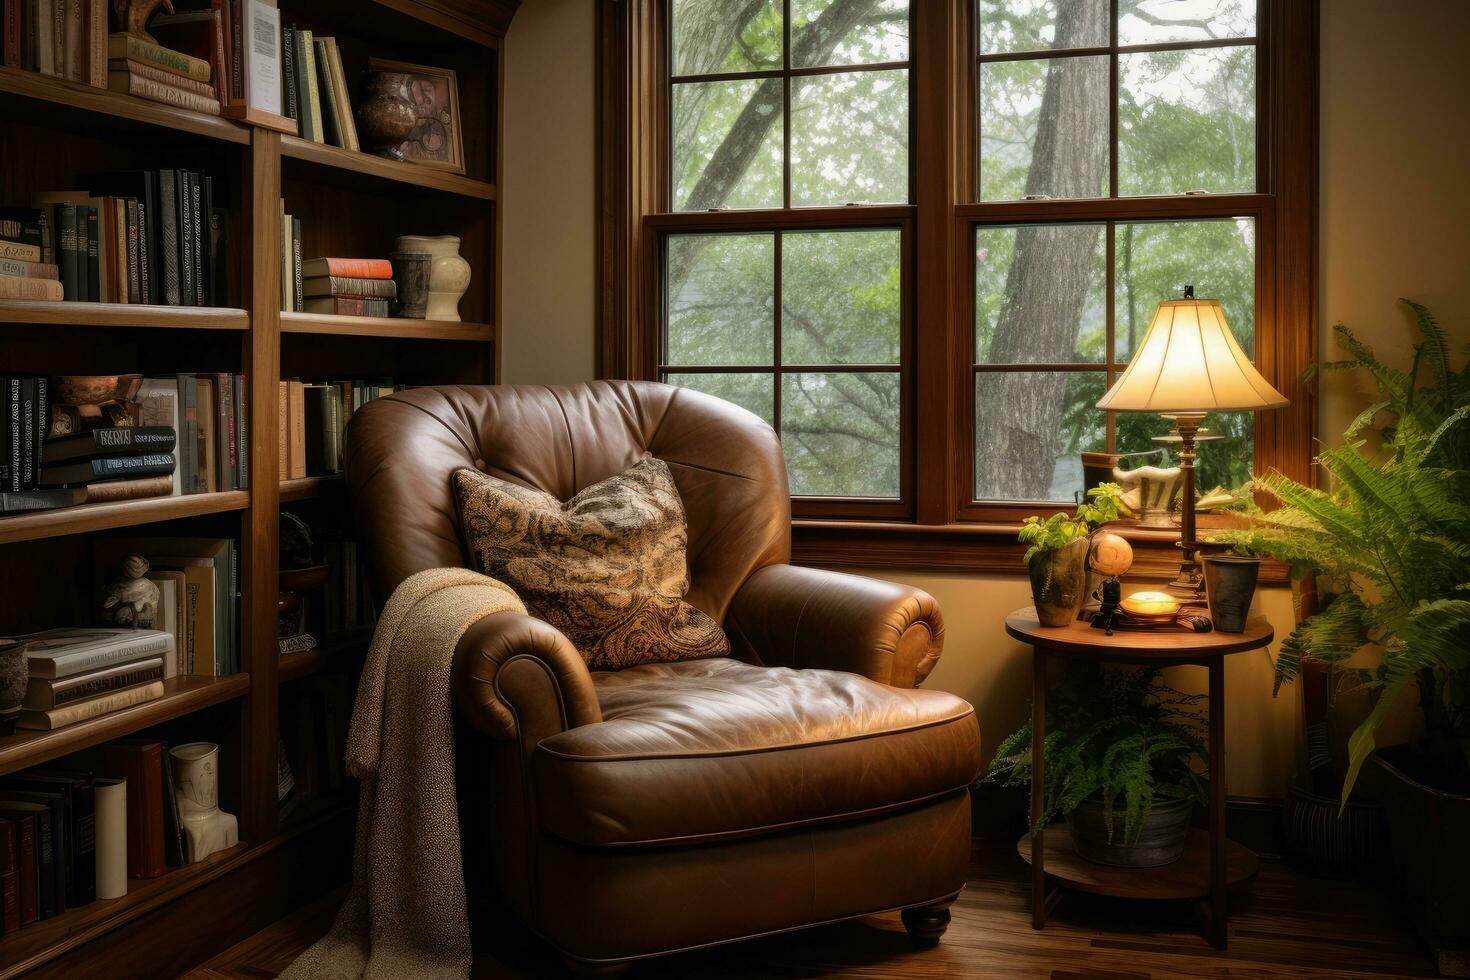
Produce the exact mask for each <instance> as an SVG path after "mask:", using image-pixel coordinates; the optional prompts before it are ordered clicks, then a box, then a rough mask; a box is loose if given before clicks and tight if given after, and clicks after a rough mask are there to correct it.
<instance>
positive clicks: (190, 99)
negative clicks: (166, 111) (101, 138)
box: [107, 68, 219, 116]
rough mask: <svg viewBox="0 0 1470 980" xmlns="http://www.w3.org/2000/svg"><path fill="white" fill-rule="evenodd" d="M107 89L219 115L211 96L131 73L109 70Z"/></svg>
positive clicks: (177, 107) (217, 103)
mask: <svg viewBox="0 0 1470 980" xmlns="http://www.w3.org/2000/svg"><path fill="white" fill-rule="evenodd" d="M107 87H108V88H109V89H111V90H112V91H114V92H125V93H127V94H128V95H136V96H139V97H140V98H144V99H151V100H152V101H154V102H162V103H163V104H164V105H171V106H173V107H174V108H176V109H191V110H193V111H194V112H202V113H204V114H206V115H210V116H217V115H219V100H218V99H216V98H214V97H213V96H207V97H206V96H203V95H197V94H195V93H194V92H186V91H185V90H184V89H181V88H179V87H178V86H176V85H168V84H165V83H163V82H156V81H154V80H153V79H151V78H144V77H143V76H142V75H135V74H134V73H132V72H131V71H119V70H118V69H115V68H114V69H110V70H109V71H108V72H107Z"/></svg>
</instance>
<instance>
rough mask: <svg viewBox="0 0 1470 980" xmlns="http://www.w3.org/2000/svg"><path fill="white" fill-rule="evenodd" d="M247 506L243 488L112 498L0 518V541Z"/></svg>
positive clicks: (165, 519)
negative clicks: (120, 498) (142, 497)
mask: <svg viewBox="0 0 1470 980" xmlns="http://www.w3.org/2000/svg"><path fill="white" fill-rule="evenodd" d="M249 506H250V493H249V492H248V491H246V490H225V491H221V492H219V493H195V494H189V495H186V496H183V497H150V498H148V499H146V500H116V501H108V502H107V503H99V504H82V505H81V506H80V507H63V508H61V509H59V510H43V511H36V512H34V513H26V514H11V515H10V516H8V517H0V544H14V543H15V542H17V541H35V540H37V539H39V538H56V537H61V536H62V535H66V534H86V533H88V532H91V531H104V530H108V529H109V528H116V527H132V526H134V525H136V524H152V523H154V522H155V521H172V520H178V519H179V518H182V517H198V516H200V515H202V514H223V513H226V512H228V511H232V510H244V509H245V508H247V507H249Z"/></svg>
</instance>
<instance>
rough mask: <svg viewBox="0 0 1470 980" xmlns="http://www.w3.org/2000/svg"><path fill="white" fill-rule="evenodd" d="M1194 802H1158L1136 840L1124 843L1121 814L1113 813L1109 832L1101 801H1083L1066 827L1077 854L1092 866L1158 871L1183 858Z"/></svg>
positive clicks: (1095, 799)
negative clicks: (1156, 869) (1092, 864)
mask: <svg viewBox="0 0 1470 980" xmlns="http://www.w3.org/2000/svg"><path fill="white" fill-rule="evenodd" d="M1193 813H1194V801H1193V800H1171V799H1166V798H1157V799H1155V800H1154V803H1153V806H1152V807H1150V808H1149V811H1148V816H1147V817H1145V818H1144V820H1143V826H1142V828H1141V829H1140V830H1139V832H1138V840H1136V841H1134V842H1133V843H1131V844H1127V843H1124V842H1123V811H1122V810H1120V809H1117V808H1114V810H1113V831H1112V833H1111V834H1110V833H1109V832H1108V823H1107V811H1106V809H1105V807H1104V804H1103V802H1102V800H1100V799H1097V798H1095V797H1094V798H1092V799H1087V800H1083V801H1082V802H1081V803H1080V804H1079V805H1078V806H1077V808H1076V809H1075V810H1073V811H1072V812H1071V813H1069V814H1067V827H1068V828H1070V829H1071V831H1072V843H1073V845H1074V846H1075V847H1076V848H1077V853H1078V854H1079V855H1080V856H1082V857H1083V858H1086V859H1087V860H1089V861H1092V862H1093V863H1094V864H1107V865H1111V866H1113V867H1115V868H1161V867H1163V866H1164V865H1166V864H1173V863H1174V862H1175V861H1178V860H1179V858H1180V857H1182V856H1183V854H1184V844H1185V841H1186V840H1187V838H1188V834H1189V818H1190V816H1191V814H1193Z"/></svg>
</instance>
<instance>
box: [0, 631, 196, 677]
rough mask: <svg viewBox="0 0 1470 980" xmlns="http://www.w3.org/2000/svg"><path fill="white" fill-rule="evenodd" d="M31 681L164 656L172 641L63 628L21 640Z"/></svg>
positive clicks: (154, 634) (163, 636) (158, 634)
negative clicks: (33, 678) (23, 644)
mask: <svg viewBox="0 0 1470 980" xmlns="http://www.w3.org/2000/svg"><path fill="white" fill-rule="evenodd" d="M18 639H21V640H24V641H25V643H26V669H27V670H28V671H29V672H30V675H31V676H32V677H46V678H52V679H55V678H61V677H72V676H74V675H76V674H82V673H86V672H88V671H92V670H98V669H101V668H104V667H112V666H116V665H118V664H126V663H134V662H136V661H139V660H147V659H149V658H151V657H157V656H162V655H163V654H164V652H165V651H167V650H168V648H169V647H170V646H171V645H172V644H173V637H172V636H170V635H169V634H167V633H165V632H162V631H160V630H130V629H111V628H106V629H104V628H85V627H62V628H60V629H52V630H43V631H42V632H40V633H29V634H27V635H25V636H21V637H18Z"/></svg>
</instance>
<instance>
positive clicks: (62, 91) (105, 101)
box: [0, 68, 250, 146]
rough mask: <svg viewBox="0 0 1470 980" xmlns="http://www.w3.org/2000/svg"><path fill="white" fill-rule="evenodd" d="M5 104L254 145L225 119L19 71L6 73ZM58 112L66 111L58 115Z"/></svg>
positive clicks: (1, 88) (1, 79)
mask: <svg viewBox="0 0 1470 980" xmlns="http://www.w3.org/2000/svg"><path fill="white" fill-rule="evenodd" d="M0 102H3V104H5V105H6V106H7V111H11V110H12V108H13V107H17V106H19V105H21V104H22V103H24V102H31V103H32V104H33V108H34V107H35V106H34V103H43V104H44V111H45V112H47V113H49V114H56V116H57V118H58V119H61V118H70V117H74V116H76V115H78V114H80V117H81V118H84V119H88V120H89V123H90V124H91V125H96V124H97V122H98V120H96V119H95V116H94V115H93V114H95V115H101V116H106V117H110V118H112V119H115V120H120V121H126V122H128V123H142V124H144V125H146V126H155V127H159V128H161V129H170V130H174V131H176V132H181V133H192V134H194V135H196V136H207V137H209V138H210V139H216V140H223V141H225V142H227V143H238V144H240V145H241V146H243V145H245V144H247V143H249V142H250V131H249V130H248V129H246V128H245V127H243V126H239V125H236V124H235V123H233V122H231V121H230V120H228V119H224V118H222V117H220V116H210V115H206V114H205V113H202V112H193V111H191V110H189V109H176V108H174V107H173V106H170V105H164V104H163V103H161V102H153V101H151V100H149V99H143V98H139V97H138V96H136V95H125V94H123V93H121V92H112V91H109V90H108V89H100V88H93V87H92V86H90V85H83V84H81V83H78V82H72V81H67V80H65V79H61V78H51V77H49V76H46V75H39V74H37V73H35V72H31V71H22V70H20V69H18V68H0ZM58 109H60V110H61V112H59V113H58V111H57V110H58Z"/></svg>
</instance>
